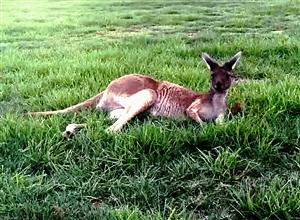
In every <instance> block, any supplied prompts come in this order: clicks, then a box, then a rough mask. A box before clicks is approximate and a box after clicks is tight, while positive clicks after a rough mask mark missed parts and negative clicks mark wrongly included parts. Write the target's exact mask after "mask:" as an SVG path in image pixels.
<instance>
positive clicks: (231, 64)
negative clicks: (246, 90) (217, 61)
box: [223, 51, 242, 71]
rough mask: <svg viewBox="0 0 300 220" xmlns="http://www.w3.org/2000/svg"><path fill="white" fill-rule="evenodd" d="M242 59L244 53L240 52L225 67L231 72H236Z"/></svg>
mask: <svg viewBox="0 0 300 220" xmlns="http://www.w3.org/2000/svg"><path fill="white" fill-rule="evenodd" d="M241 57H242V51H240V52H238V53H237V54H236V55H234V56H233V57H232V58H231V59H230V60H229V61H227V62H226V63H225V64H224V65H223V67H224V68H225V69H227V70H229V71H231V70H234V68H235V66H236V64H237V63H238V61H239V60H240V58H241Z"/></svg>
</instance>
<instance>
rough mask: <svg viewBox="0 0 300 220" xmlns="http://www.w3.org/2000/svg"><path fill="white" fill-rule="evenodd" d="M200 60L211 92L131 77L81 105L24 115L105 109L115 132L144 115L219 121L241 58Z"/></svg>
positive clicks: (116, 82)
mask: <svg viewBox="0 0 300 220" xmlns="http://www.w3.org/2000/svg"><path fill="white" fill-rule="evenodd" d="M202 57H203V60H204V61H205V63H206V64H207V66H208V68H209V69H210V71H211V78H212V79H211V90H210V91H209V92H208V93H203V94H199V93H197V92H195V91H193V90H190V89H188V88H185V87H182V86H180V85H178V84H174V83H170V82H166V81H163V82H159V81H156V80H155V79H153V78H151V77H149V76H145V75H140V74H130V75H125V76H122V77H120V78H118V79H116V80H114V81H112V82H111V83H110V84H109V85H108V86H107V88H106V89H105V90H104V91H103V92H102V93H100V94H98V95H96V96H94V97H93V98H90V99H88V100H86V101H84V102H82V103H79V104H77V105H74V106H71V107H69V108H66V109H62V110H58V111H47V112H33V113H30V112H29V113H27V114H26V115H28V116H50V115H54V114H63V113H72V112H76V111H78V110H81V109H84V108H92V109H99V110H104V111H106V112H108V113H109V114H110V117H111V118H115V119H117V120H116V122H115V123H114V124H113V125H112V126H110V127H109V129H108V130H109V131H111V132H118V131H120V129H121V128H122V127H123V126H124V125H125V124H126V123H127V122H128V121H130V120H131V119H132V118H133V117H134V116H136V115H139V114H140V113H145V114H149V115H153V116H162V117H169V118H179V117H188V118H191V119H192V120H194V121H196V122H198V123H203V122H209V121H214V120H221V118H222V117H224V113H225V111H226V108H227V92H228V89H229V88H230V86H231V82H232V77H233V75H232V70H233V69H234V67H235V65H236V63H237V62H238V60H239V59H240V57H241V52H239V53H237V54H236V55H235V56H233V57H232V58H231V59H230V60H229V61H228V62H226V63H225V64H224V65H223V66H219V65H218V64H217V62H216V61H215V60H213V59H212V58H211V57H210V56H209V55H208V54H206V53H203V54H202Z"/></svg>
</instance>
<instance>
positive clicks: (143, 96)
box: [108, 89, 157, 132]
mask: <svg viewBox="0 0 300 220" xmlns="http://www.w3.org/2000/svg"><path fill="white" fill-rule="evenodd" d="M156 99H157V94H156V92H155V91H154V90H152V89H144V90H141V91H139V92H137V93H135V94H133V95H132V96H130V97H128V98H125V99H124V101H122V103H123V106H124V114H123V115H122V116H121V117H120V118H119V119H118V120H117V121H116V122H115V123H114V124H113V125H112V126H110V127H109V128H108V131H110V132H118V131H120V130H121V128H122V127H123V126H124V125H125V124H126V123H127V122H128V121H130V120H131V119H132V118H133V117H134V116H136V115H138V114H139V113H141V112H143V111H145V110H146V109H147V108H149V107H150V106H151V105H152V104H153V103H154V102H155V101H156Z"/></svg>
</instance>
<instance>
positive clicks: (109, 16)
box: [0, 0, 300, 220]
mask: <svg viewBox="0 0 300 220" xmlns="http://www.w3.org/2000/svg"><path fill="white" fill-rule="evenodd" d="M0 8H1V14H0V15H1V16H0V22H1V23H0V32H1V42H0V56H1V58H0V218H1V219H3V220H5V219H124V220H125V219H129V220H132V219H157V220H158V219H170V220H175V219H300V32H299V30H300V14H299V11H300V1H299V0H290V1H286V0H276V1H259V0H253V1H245V2H243V1H230V0H222V1H216V0H212V1H203V0H194V1H177V0H176V1H168V0H151V1H143V0H122V1H121V0H106V1H105V0H101V1H96V0H76V1H75V0H74V1H59V0H39V1H36V0H35V1H33V0H26V1H25V0H3V1H0ZM240 50H241V51H243V57H242V60H241V62H240V63H239V64H238V65H237V67H236V71H235V74H236V75H237V76H239V78H241V79H243V80H242V82H243V83H240V84H237V85H235V86H234V87H233V88H232V89H231V90H230V92H229V97H228V98H229V100H228V102H229V103H228V104H229V106H232V105H233V103H234V102H236V101H238V102H241V103H243V104H244V106H245V111H244V114H243V115H241V116H237V117H235V118H234V119H232V120H228V119H226V120H225V123H224V124H217V125H215V124H206V125H198V124H196V123H194V122H192V121H180V120H168V119H162V118H149V119H148V120H144V121H142V120H138V119H137V120H133V121H132V122H131V123H130V124H129V125H128V126H126V127H125V128H124V129H123V130H122V131H121V132H120V133H119V134H117V135H110V134H107V133H106V132H105V129H106V128H107V127H108V126H109V125H111V124H112V121H110V119H109V117H108V116H107V115H106V114H104V113H101V112H97V111H91V110H86V111H81V112H78V113H76V114H70V115H57V116H53V117H50V118H46V119H43V118H23V117H21V113H24V112H28V111H30V112H33V111H44V110H56V109H60V108H64V107H68V106H71V105H74V104H77V103H78V102H80V101H83V100H85V99H88V98H90V97H92V96H94V95H96V94H97V93H99V92H101V91H102V90H104V89H105V87H106V86H107V85H108V83H109V82H111V81H112V80H113V79H115V78H117V77H120V76H122V75H124V74H129V73H143V74H147V75H150V76H152V77H154V78H156V79H158V80H167V81H171V82H174V83H178V84H180V85H183V86H186V87H189V88H191V89H194V90H196V91H199V92H202V91H207V90H208V89H209V78H210V77H209V71H208V70H207V67H206V65H205V64H204V62H203V61H202V60H201V57H200V56H201V52H202V51H204V52H207V53H208V54H210V55H211V56H212V57H214V58H215V59H217V60H219V61H220V62H223V61H226V60H227V59H228V58H230V57H231V56H233V55H234V54H235V53H236V52H238V51H240ZM70 123H88V126H87V127H86V128H85V129H82V130H81V131H80V132H79V133H77V136H76V139H75V140H74V141H65V140H64V139H63V137H62V135H61V132H62V131H63V130H64V128H65V127H66V125H67V124H70Z"/></svg>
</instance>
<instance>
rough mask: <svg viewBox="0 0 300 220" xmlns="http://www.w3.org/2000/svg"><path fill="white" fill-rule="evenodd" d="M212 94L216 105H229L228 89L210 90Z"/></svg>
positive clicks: (213, 102)
mask: <svg viewBox="0 0 300 220" xmlns="http://www.w3.org/2000/svg"><path fill="white" fill-rule="evenodd" d="M210 94H211V97H212V104H213V106H214V107H218V106H219V107H221V106H226V105H227V94H228V90H227V89H226V90H223V91H216V90H214V89H211V90H210Z"/></svg>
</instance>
